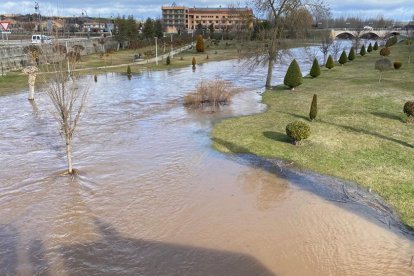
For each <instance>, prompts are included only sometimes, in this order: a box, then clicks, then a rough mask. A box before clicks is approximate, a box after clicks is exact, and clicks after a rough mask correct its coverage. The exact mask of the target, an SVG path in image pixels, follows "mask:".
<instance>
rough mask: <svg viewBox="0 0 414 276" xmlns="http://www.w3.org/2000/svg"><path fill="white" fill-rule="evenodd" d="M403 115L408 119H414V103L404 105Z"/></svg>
mask: <svg viewBox="0 0 414 276" xmlns="http://www.w3.org/2000/svg"><path fill="white" fill-rule="evenodd" d="M404 113H405V114H406V115H407V116H408V117H409V118H413V117H414V101H409V102H406V103H405V104H404Z"/></svg>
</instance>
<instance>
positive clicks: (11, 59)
mask: <svg viewBox="0 0 414 276" xmlns="http://www.w3.org/2000/svg"><path fill="white" fill-rule="evenodd" d="M57 43H58V44H60V45H63V46H66V43H67V46H68V51H69V52H70V51H72V50H73V48H72V47H73V46H74V45H82V46H83V47H84V48H85V49H84V50H83V51H82V52H81V55H89V54H94V53H97V52H102V51H103V50H104V49H105V50H107V49H115V50H116V49H117V47H118V43H117V42H116V41H110V40H107V41H105V43H104V44H103V45H102V44H101V43H100V40H99V39H79V40H74V39H71V40H59V41H58V42H57ZM28 45H30V43H18V44H9V45H0V74H4V73H6V72H8V71H14V70H21V69H22V68H23V67H25V66H27V65H29V64H30V63H31V60H30V57H29V56H28V55H27V54H25V53H24V51H23V50H24V47H26V46H28ZM54 45H56V43H52V44H48V45H45V44H41V45H39V46H40V47H41V48H42V50H43V52H46V53H47V52H51V51H52V47H53V46H54Z"/></svg>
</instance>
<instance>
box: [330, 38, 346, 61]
mask: <svg viewBox="0 0 414 276" xmlns="http://www.w3.org/2000/svg"><path fill="white" fill-rule="evenodd" d="M343 48H344V47H343V45H342V42H341V41H340V40H335V41H334V42H333V43H332V45H331V48H330V53H331V55H332V57H333V59H334V60H338V59H339V53H341V52H342V50H343Z"/></svg>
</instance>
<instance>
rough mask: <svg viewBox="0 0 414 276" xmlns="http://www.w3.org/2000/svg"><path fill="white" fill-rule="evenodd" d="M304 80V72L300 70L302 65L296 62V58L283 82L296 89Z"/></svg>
mask: <svg viewBox="0 0 414 276" xmlns="http://www.w3.org/2000/svg"><path fill="white" fill-rule="evenodd" d="M302 82H303V80H302V72H301V71H300V67H299V64H298V63H297V62H296V59H294V60H292V62H291V63H290V65H289V68H288V70H287V72H286V75H285V79H284V81H283V83H284V84H285V85H286V86H289V87H290V88H291V89H292V90H294V89H295V87H297V86H299V85H301V84H302Z"/></svg>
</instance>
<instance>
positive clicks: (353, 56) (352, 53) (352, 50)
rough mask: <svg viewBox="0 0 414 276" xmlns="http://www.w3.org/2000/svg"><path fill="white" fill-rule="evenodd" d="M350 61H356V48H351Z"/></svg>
mask: <svg viewBox="0 0 414 276" xmlns="http://www.w3.org/2000/svg"><path fill="white" fill-rule="evenodd" d="M348 59H349V60H351V61H352V60H354V59H355V50H354V47H351V50H349V54H348Z"/></svg>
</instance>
